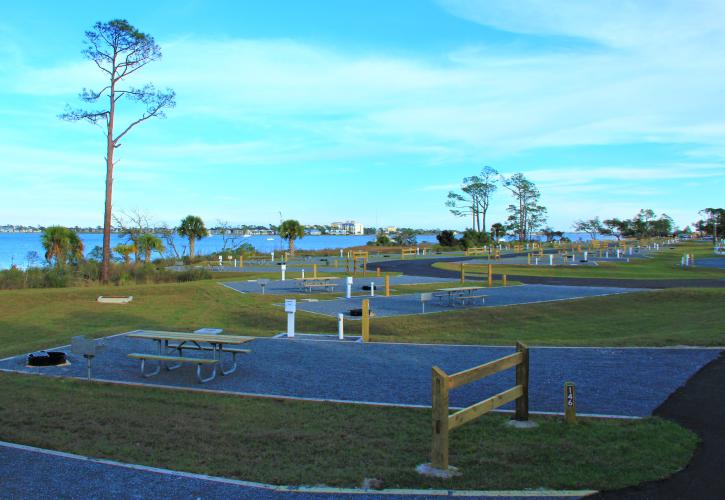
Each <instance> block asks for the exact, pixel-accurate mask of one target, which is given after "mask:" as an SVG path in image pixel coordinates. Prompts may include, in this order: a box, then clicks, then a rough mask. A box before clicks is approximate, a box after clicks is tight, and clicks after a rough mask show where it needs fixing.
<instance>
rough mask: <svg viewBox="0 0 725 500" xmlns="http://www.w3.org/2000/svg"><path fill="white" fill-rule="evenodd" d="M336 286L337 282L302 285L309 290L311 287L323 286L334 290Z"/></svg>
mask: <svg viewBox="0 0 725 500" xmlns="http://www.w3.org/2000/svg"><path fill="white" fill-rule="evenodd" d="M336 286H337V284H335V283H306V284H304V285H302V288H303V289H304V290H307V291H309V292H311V291H312V289H313V288H324V289H325V290H327V289H328V288H329V289H330V291H331V292H334V291H335V287H336Z"/></svg>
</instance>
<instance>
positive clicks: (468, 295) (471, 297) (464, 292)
mask: <svg viewBox="0 0 725 500" xmlns="http://www.w3.org/2000/svg"><path fill="white" fill-rule="evenodd" d="M482 290H484V288H483V287H480V286H459V287H453V288H438V289H437V290H436V292H437V293H434V294H433V296H434V297H436V298H437V299H438V300H439V301H440V302H441V303H443V299H444V298H447V299H448V305H449V306H452V305H455V303H456V302H460V303H461V305H465V304H466V302H467V301H470V302H471V303H473V302H474V301H475V300H477V299H481V304H483V303H484V302H485V300H486V295H485V294H483V293H480V292H481V291H482Z"/></svg>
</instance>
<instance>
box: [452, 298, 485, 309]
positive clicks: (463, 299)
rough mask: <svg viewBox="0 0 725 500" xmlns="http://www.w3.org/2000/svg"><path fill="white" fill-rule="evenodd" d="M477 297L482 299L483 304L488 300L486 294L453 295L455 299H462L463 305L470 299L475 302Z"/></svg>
mask: <svg viewBox="0 0 725 500" xmlns="http://www.w3.org/2000/svg"><path fill="white" fill-rule="evenodd" d="M476 299H481V304H484V303H485V302H486V295H459V296H456V297H453V301H454V302H458V301H460V302H461V305H462V306H463V305H465V304H466V301H467V300H470V301H471V303H473V302H474V301H475V300H476Z"/></svg>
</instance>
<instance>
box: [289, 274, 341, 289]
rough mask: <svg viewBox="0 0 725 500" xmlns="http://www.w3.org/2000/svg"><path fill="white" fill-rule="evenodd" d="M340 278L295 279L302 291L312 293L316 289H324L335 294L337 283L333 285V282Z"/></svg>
mask: <svg viewBox="0 0 725 500" xmlns="http://www.w3.org/2000/svg"><path fill="white" fill-rule="evenodd" d="M336 279H338V278H333V277H325V278H295V280H296V281H298V282H299V284H300V290H302V291H309V292H312V290H313V289H314V288H323V289H325V290H328V289H329V291H331V292H333V291H334V290H335V287H337V283H332V281H333V280H336Z"/></svg>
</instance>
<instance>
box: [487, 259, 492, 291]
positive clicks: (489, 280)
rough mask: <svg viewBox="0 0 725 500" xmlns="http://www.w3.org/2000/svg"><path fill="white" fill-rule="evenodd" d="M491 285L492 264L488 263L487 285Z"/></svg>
mask: <svg viewBox="0 0 725 500" xmlns="http://www.w3.org/2000/svg"><path fill="white" fill-rule="evenodd" d="M492 286H493V264H489V265H488V287H489V288H490V287H492Z"/></svg>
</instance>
